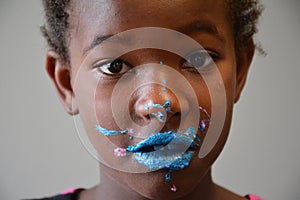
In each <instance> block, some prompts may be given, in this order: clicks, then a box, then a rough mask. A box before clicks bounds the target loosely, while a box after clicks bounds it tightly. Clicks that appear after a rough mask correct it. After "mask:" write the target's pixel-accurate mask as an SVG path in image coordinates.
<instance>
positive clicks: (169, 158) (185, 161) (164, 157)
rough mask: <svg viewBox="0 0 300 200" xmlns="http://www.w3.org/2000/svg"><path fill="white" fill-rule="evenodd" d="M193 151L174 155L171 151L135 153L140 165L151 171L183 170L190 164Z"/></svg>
mask: <svg viewBox="0 0 300 200" xmlns="http://www.w3.org/2000/svg"><path fill="white" fill-rule="evenodd" d="M193 153H194V152H193V151H186V152H184V153H182V152H179V153H174V152H170V151H154V152H149V153H141V152H139V153H135V159H136V160H137V161H138V163H140V164H142V165H145V166H146V167H148V168H149V169H151V170H158V169H163V168H166V169H170V170H174V171H177V170H181V169H183V168H185V167H187V166H188V165H189V164H190V161H191V159H192V156H193Z"/></svg>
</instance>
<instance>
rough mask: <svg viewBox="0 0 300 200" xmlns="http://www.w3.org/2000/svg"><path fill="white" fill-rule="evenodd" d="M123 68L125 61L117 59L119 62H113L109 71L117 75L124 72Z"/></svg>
mask: <svg viewBox="0 0 300 200" xmlns="http://www.w3.org/2000/svg"><path fill="white" fill-rule="evenodd" d="M122 68H123V61H122V60H120V59H117V60H115V61H113V62H112V63H111V64H110V66H109V68H108V70H109V71H110V72H111V73H114V74H116V73H119V72H121V71H122Z"/></svg>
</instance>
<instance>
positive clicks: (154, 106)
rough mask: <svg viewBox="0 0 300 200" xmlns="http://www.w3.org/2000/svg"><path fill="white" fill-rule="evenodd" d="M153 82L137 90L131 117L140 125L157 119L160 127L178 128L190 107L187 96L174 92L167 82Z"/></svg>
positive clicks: (167, 128)
mask: <svg viewBox="0 0 300 200" xmlns="http://www.w3.org/2000/svg"><path fill="white" fill-rule="evenodd" d="M163 82H164V81H162V84H157V83H151V84H147V85H144V86H142V87H139V88H138V90H136V93H135V95H134V96H135V97H134V102H133V105H132V107H133V109H132V113H131V117H132V119H133V120H134V122H135V123H137V124H138V125H140V126H145V125H148V124H149V123H150V122H151V120H156V121H157V122H158V123H159V124H160V127H157V128H159V129H162V130H163V129H166V130H170V129H172V130H177V129H178V127H179V123H180V120H181V117H182V113H186V112H185V111H187V110H188V109H189V108H188V107H189V104H188V101H187V99H186V97H185V96H183V95H180V94H178V92H177V93H174V91H172V90H171V89H170V88H168V84H167V83H165V84H164V83H163Z"/></svg>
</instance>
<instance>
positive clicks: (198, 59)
mask: <svg viewBox="0 0 300 200" xmlns="http://www.w3.org/2000/svg"><path fill="white" fill-rule="evenodd" d="M205 59H206V56H205V55H203V54H194V55H192V57H191V64H192V65H193V66H195V67H201V66H202V65H204V63H205Z"/></svg>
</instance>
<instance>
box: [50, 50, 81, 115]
mask: <svg viewBox="0 0 300 200" xmlns="http://www.w3.org/2000/svg"><path fill="white" fill-rule="evenodd" d="M46 71H47V74H48V76H49V77H50V79H51V80H52V82H53V84H54V86H55V88H56V91H57V94H58V96H59V99H60V101H61V103H62V104H63V106H64V108H65V109H66V111H67V112H68V113H69V114H70V115H76V114H78V113H79V110H78V106H77V104H76V101H75V99H74V93H73V89H72V85H71V68H70V66H69V65H68V64H67V62H65V61H63V60H62V59H61V57H60V56H59V55H58V54H57V53H56V52H54V51H48V53H47V58H46Z"/></svg>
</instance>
